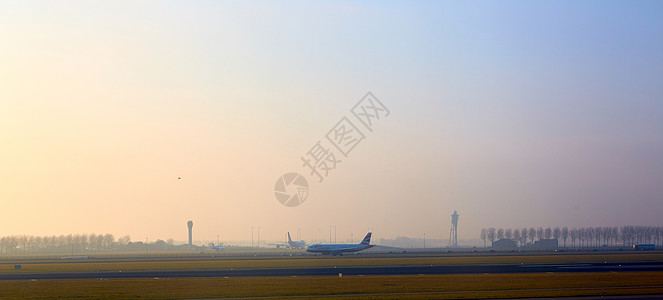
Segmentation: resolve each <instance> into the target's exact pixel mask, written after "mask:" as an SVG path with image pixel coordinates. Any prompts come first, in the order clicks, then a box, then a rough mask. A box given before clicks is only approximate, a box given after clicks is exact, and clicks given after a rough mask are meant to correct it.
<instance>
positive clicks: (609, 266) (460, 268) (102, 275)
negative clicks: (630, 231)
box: [0, 262, 663, 280]
mask: <svg viewBox="0 0 663 300" xmlns="http://www.w3.org/2000/svg"><path fill="white" fill-rule="evenodd" d="M647 271H663V262H632V263H582V264H503V265H429V266H372V267H340V268H335V267H314V268H270V269H242V270H233V269H212V270H149V271H124V272H122V271H119V270H118V271H115V272H76V273H19V272H17V273H6V274H0V280H33V279H35V280H42V279H118V278H176V277H179V278H194V277H264V276H273V277H284V276H287V277H291V276H338V275H339V273H340V274H342V275H343V276H360V275H420V274H421V275H433V274H484V273H490V274H507V273H548V272H549V273H587V272H647Z"/></svg>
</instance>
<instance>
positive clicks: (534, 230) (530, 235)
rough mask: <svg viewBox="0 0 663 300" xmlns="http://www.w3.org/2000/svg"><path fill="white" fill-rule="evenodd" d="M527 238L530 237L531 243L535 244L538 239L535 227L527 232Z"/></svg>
mask: <svg viewBox="0 0 663 300" xmlns="http://www.w3.org/2000/svg"><path fill="white" fill-rule="evenodd" d="M527 236H528V237H529V240H530V243H531V244H534V238H535V237H536V229H534V227H530V228H529V231H528V232H527Z"/></svg>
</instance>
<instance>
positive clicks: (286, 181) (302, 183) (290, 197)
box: [274, 173, 308, 207]
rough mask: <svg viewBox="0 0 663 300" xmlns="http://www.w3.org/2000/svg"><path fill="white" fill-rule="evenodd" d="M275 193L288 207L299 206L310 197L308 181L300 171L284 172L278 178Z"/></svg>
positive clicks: (277, 198)
mask: <svg viewBox="0 0 663 300" xmlns="http://www.w3.org/2000/svg"><path fill="white" fill-rule="evenodd" d="M274 195H275V196H276V200H278V201H279V202H281V204H283V205H285V206H287V207H295V206H299V205H301V204H302V203H304V201H306V198H307V197H308V182H307V181H306V178H304V177H303V176H302V175H300V174H298V173H287V174H284V175H283V176H281V177H279V179H277V180H276V184H275V185H274Z"/></svg>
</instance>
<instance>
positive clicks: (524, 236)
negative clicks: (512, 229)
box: [520, 228, 527, 246]
mask: <svg viewBox="0 0 663 300" xmlns="http://www.w3.org/2000/svg"><path fill="white" fill-rule="evenodd" d="M526 244H527V228H523V229H521V230H520V245H521V246H525V245H526Z"/></svg>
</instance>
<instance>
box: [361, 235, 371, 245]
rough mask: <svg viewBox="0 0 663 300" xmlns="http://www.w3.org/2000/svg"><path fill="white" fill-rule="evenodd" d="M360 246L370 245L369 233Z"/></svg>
mask: <svg viewBox="0 0 663 300" xmlns="http://www.w3.org/2000/svg"><path fill="white" fill-rule="evenodd" d="M361 244H362V245H366V246H368V245H370V244H371V232H369V233H368V234H367V235H366V236H365V237H364V240H362V241H361Z"/></svg>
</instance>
